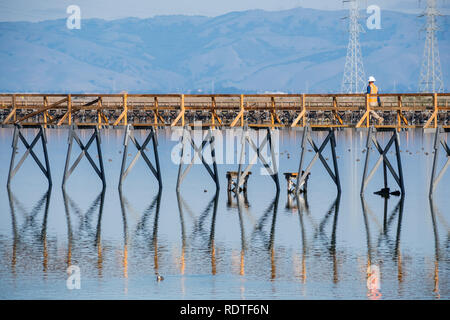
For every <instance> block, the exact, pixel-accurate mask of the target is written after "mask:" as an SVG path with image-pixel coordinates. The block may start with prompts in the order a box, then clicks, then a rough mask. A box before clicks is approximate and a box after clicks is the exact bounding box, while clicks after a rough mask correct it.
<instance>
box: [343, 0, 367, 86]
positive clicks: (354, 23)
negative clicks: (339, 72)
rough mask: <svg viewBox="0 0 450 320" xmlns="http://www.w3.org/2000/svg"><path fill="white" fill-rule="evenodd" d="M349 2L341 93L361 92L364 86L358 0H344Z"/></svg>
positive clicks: (361, 30)
mask: <svg viewBox="0 0 450 320" xmlns="http://www.w3.org/2000/svg"><path fill="white" fill-rule="evenodd" d="M343 2H349V5H350V9H349V12H350V15H349V17H348V19H349V35H350V37H349V40H348V47H347V58H346V60H345V68H344V76H343V78H342V87H341V90H342V92H343V93H362V92H364V88H365V82H366V81H365V75H364V65H363V60H362V53H361V45H360V44H359V34H360V33H361V32H363V29H362V27H361V25H360V24H359V21H358V20H359V10H358V8H359V6H358V0H344V1H343Z"/></svg>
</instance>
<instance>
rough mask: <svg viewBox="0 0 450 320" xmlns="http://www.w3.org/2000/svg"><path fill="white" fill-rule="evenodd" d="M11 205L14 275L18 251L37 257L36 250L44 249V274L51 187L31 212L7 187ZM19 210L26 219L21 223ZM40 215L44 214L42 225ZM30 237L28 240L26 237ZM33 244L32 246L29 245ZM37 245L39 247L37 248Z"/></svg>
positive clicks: (46, 266)
mask: <svg viewBox="0 0 450 320" xmlns="http://www.w3.org/2000/svg"><path fill="white" fill-rule="evenodd" d="M7 192H8V198H9V206H10V212H11V221H12V231H13V245H12V258H11V270H12V273H13V275H14V276H15V275H16V264H17V253H18V251H19V256H20V257H23V253H24V252H27V255H29V254H31V255H32V256H33V258H34V257H35V250H36V249H37V250H38V251H39V250H42V270H43V272H44V276H45V275H46V273H47V269H48V249H47V218H48V209H49V206H50V198H51V194H52V192H51V189H48V190H47V191H46V192H45V193H44V194H43V195H42V197H41V198H40V200H39V201H38V202H37V203H36V205H34V206H33V209H32V210H31V211H29V212H27V210H26V209H25V206H24V205H23V204H22V203H21V202H20V201H19V200H18V199H17V198H16V197H15V196H14V193H13V192H12V191H11V189H10V188H7ZM17 212H19V213H20V214H21V215H22V217H23V218H24V219H25V221H24V222H23V223H22V224H21V225H19V223H18V221H17V218H16V217H17ZM39 215H42V225H40V224H39ZM27 237H29V238H30V239H29V240H27V239H26V238H27ZM29 244H31V247H29ZM35 246H36V247H37V248H35Z"/></svg>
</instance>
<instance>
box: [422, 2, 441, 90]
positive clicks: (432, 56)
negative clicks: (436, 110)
mask: <svg viewBox="0 0 450 320" xmlns="http://www.w3.org/2000/svg"><path fill="white" fill-rule="evenodd" d="M439 15H440V14H439V11H438V10H437V8H436V0H427V7H426V9H425V12H424V13H423V14H422V15H421V17H423V16H426V17H427V24H426V27H425V31H426V39H425V49H424V53H423V61H422V67H421V69H420V79H419V91H420V92H431V93H435V92H443V91H444V82H443V78H442V70H441V61H440V58H439V48H438V41H437V37H436V31H437V30H438V27H437V24H436V17H437V16H439Z"/></svg>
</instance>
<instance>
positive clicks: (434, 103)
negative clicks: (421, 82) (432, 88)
mask: <svg viewBox="0 0 450 320" xmlns="http://www.w3.org/2000/svg"><path fill="white" fill-rule="evenodd" d="M437 102H438V101H437V93H433V109H434V110H433V111H434V113H435V114H436V115H435V117H434V128H437V123H438V103H437Z"/></svg>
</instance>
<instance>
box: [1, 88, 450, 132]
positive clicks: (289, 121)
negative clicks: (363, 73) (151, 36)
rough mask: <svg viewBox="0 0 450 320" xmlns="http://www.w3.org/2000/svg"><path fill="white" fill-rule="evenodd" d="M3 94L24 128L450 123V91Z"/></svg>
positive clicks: (5, 109) (4, 116) (5, 116)
mask: <svg viewBox="0 0 450 320" xmlns="http://www.w3.org/2000/svg"><path fill="white" fill-rule="evenodd" d="M379 97H380V100H381V104H380V105H379V106H376V107H371V106H370V104H369V102H368V95H366V94H248V95H242V94H215V95H195V94H127V93H124V94H30V93H15V94H0V123H2V124H3V125H11V124H20V125H22V126H36V125H45V126H61V125H71V124H77V125H79V126H105V125H108V126H124V125H127V124H133V125H134V126H143V127H145V126H184V125H202V126H214V127H216V126H217V127H236V126H243V125H245V124H247V125H248V126H253V127H258V126H261V127H267V126H270V127H301V126H305V125H306V124H307V123H308V124H309V125H311V127H356V128H358V127H369V126H371V125H374V126H375V127H389V128H398V129H400V128H416V127H420V128H436V127H437V126H438V125H441V126H443V127H446V128H449V127H450V94H449V93H439V94H425V93H407V94H380V95H379Z"/></svg>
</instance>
